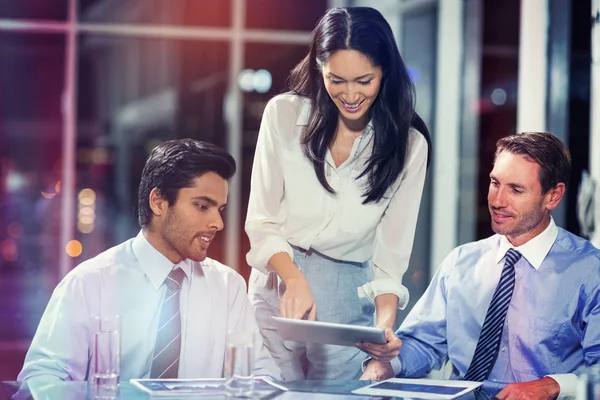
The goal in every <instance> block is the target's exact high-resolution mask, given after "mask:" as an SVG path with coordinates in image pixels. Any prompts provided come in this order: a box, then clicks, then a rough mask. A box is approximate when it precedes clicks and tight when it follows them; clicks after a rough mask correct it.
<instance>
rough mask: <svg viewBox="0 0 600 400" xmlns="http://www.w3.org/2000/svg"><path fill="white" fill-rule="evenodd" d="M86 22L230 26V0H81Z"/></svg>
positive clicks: (83, 16)
mask: <svg viewBox="0 0 600 400" xmlns="http://www.w3.org/2000/svg"><path fill="white" fill-rule="evenodd" d="M79 4H80V6H79V18H80V20H81V21H85V22H100V23H103V22H118V23H124V24H158V25H180V26H208V27H227V26H229V25H231V0H168V1H165V0H129V1H111V2H108V1H106V0H79Z"/></svg>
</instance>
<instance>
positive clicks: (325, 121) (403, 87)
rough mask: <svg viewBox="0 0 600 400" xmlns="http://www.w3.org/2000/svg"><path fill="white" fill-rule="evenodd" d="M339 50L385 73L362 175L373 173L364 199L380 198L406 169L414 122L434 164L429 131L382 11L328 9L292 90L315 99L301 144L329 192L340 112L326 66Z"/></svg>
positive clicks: (373, 109)
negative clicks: (329, 162) (328, 162)
mask: <svg viewBox="0 0 600 400" xmlns="http://www.w3.org/2000/svg"><path fill="white" fill-rule="evenodd" d="M339 50H356V51H358V52H360V53H362V54H364V55H365V56H367V57H368V58H369V60H370V61H371V62H372V63H373V64H374V65H375V66H378V67H381V70H382V72H383V74H382V79H381V87H380V89H379V94H378V95H377V98H376V99H375V102H374V103H373V105H372V106H371V108H370V109H369V118H370V119H371V121H372V123H373V129H374V135H373V136H374V143H373V154H372V155H371V157H370V159H369V161H368V162H367V163H366V166H365V169H364V170H363V171H362V172H361V174H360V176H361V177H362V176H365V175H366V176H368V185H367V188H366V190H365V193H364V197H365V199H364V201H363V203H364V204H366V203H369V202H378V201H379V200H381V199H382V198H383V197H384V195H385V193H386V191H387V189H388V188H389V187H390V186H391V185H392V184H393V183H394V182H395V181H396V179H398V176H399V175H400V173H401V172H402V169H403V168H404V164H405V160H406V153H407V148H408V132H409V129H410V127H411V126H413V127H414V128H415V129H417V130H418V131H419V132H421V134H422V135H423V136H424V137H425V139H426V140H427V146H428V156H427V163H428V165H429V160H430V159H431V138H430V134H429V130H428V129H427V126H426V125H425V123H424V122H423V120H422V119H421V118H420V117H419V116H418V115H417V113H416V112H415V104H414V103H415V93H414V92H415V89H414V86H413V83H412V81H411V79H410V76H409V74H408V70H407V69H406V66H405V65H404V62H403V61H402V57H400V52H399V51H398V48H397V45H396V42H395V40H394V34H393V33H392V29H391V28H390V26H389V24H388V23H387V21H386V20H385V18H383V16H382V15H381V13H379V11H377V10H375V9H373V8H370V7H348V8H333V9H330V10H328V11H327V13H326V14H325V15H324V16H323V17H322V18H321V19H320V20H319V22H318V23H317V26H316V28H315V29H314V30H313V33H312V42H311V45H310V48H309V52H308V54H307V55H306V57H304V59H303V60H302V61H301V62H300V63H299V64H298V65H297V66H296V67H295V68H294V69H293V70H292V71H291V73H290V77H289V82H290V89H291V91H292V93H294V94H297V95H300V96H304V97H308V98H309V99H310V102H311V113H310V118H309V122H308V126H307V127H306V128H305V130H304V132H303V134H302V145H303V148H304V153H305V154H306V156H307V157H308V158H309V159H310V160H311V162H312V163H313V165H314V169H315V173H316V174H317V178H318V179H319V182H320V183H321V185H322V186H323V187H324V188H325V189H326V190H327V191H328V192H330V193H335V191H334V190H333V188H332V187H331V186H330V185H329V183H327V179H326V177H325V155H326V154H327V149H328V148H329V146H330V144H331V142H332V141H333V138H334V136H335V130H336V126H337V122H338V110H337V108H336V106H335V104H334V103H333V102H332V101H331V99H330V98H329V95H328V94H327V91H326V89H325V84H324V82H323V77H322V75H321V68H322V66H323V65H324V64H325V63H326V62H327V59H328V58H329V57H330V56H331V55H333V54H334V53H335V52H336V51H339Z"/></svg>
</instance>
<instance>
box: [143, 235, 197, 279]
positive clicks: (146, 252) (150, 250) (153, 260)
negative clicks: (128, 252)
mask: <svg viewBox="0 0 600 400" xmlns="http://www.w3.org/2000/svg"><path fill="white" fill-rule="evenodd" d="M132 247H133V254H135V257H136V258H137V260H138V262H139V263H140V265H141V267H142V271H144V273H145V274H146V276H147V277H148V280H150V284H151V285H152V287H154V289H155V290H158V289H159V288H160V286H161V285H162V284H163V282H164V281H165V279H167V276H168V275H169V273H170V272H171V270H172V269H173V268H175V267H180V268H181V269H182V270H183V272H185V274H186V276H187V277H188V279H189V277H190V276H191V271H192V266H191V263H190V261H189V260H183V261H182V262H180V263H179V264H177V265H174V264H173V263H172V262H171V261H169V259H168V258H167V257H165V256H164V255H163V254H162V253H161V252H160V251H158V250H156V249H155V248H154V247H153V246H152V245H151V244H150V242H148V239H146V237H145V236H144V233H143V231H140V232H139V233H138V235H137V236H136V237H135V239H133V244H132Z"/></svg>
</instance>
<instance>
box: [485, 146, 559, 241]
mask: <svg viewBox="0 0 600 400" xmlns="http://www.w3.org/2000/svg"><path fill="white" fill-rule="evenodd" d="M539 172H540V166H539V165H538V164H537V163H535V162H533V161H529V160H527V159H526V158H525V157H523V156H521V155H518V154H512V153H510V152H509V151H503V152H501V153H500V154H498V157H497V158H496V161H495V163H494V169H493V170H492V172H491V173H490V187H489V191H488V207H489V210H490V215H491V217H492V230H493V231H494V232H496V233H498V234H500V235H504V236H506V237H507V239H508V240H509V241H510V242H511V243H512V244H513V245H514V246H521V245H522V244H524V243H526V242H528V241H529V240H531V239H533V238H534V237H536V236H537V235H539V234H540V233H542V232H543V231H544V229H546V227H547V226H548V223H549V222H550V210H552V209H554V208H555V207H556V205H557V204H558V201H560V196H559V198H558V200H557V199H556V198H555V191H554V190H553V189H551V190H550V191H548V192H547V193H542V185H541V183H540V180H539V176H540V175H539Z"/></svg>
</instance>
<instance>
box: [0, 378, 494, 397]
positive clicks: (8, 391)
mask: <svg viewBox="0 0 600 400" xmlns="http://www.w3.org/2000/svg"><path fill="white" fill-rule="evenodd" d="M371 383H374V382H373V381H359V380H329V381H292V382H285V383H282V385H285V387H287V388H288V389H289V391H288V392H281V391H275V392H273V393H272V394H269V395H262V396H261V397H255V398H256V399H263V400H300V399H302V400H343V399H349V400H363V399H373V400H375V399H391V398H390V397H380V396H373V397H369V396H361V395H354V394H351V391H352V390H355V389H358V388H360V387H363V386H366V385H369V384H371ZM0 386H1V387H0V400H3V399H6V400H29V399H35V400H40V399H43V400H54V399H56V400H58V399H60V400H75V399H77V400H80V399H82V400H85V399H90V400H93V399H94V397H93V396H90V393H91V391H90V387H89V385H88V383H87V382H57V381H54V382H51V383H47V384H38V383H36V384H35V385H31V387H29V386H28V385H27V384H20V383H19V382H12V381H11V382H1V384H0ZM151 398H153V399H156V398H158V399H161V398H165V399H173V398H177V397H165V396H154V397H151V396H150V395H148V394H147V393H145V392H143V391H141V390H139V389H138V388H136V387H135V386H133V385H132V384H131V383H129V382H122V383H120V384H119V389H118V393H117V397H116V399H134V400H136V399H140V400H141V399H151ZM179 398H184V399H189V400H192V399H202V400H208V399H227V397H226V396H224V395H222V396H215V395H210V396H206V395H204V396H193V395H184V396H179ZM457 399H458V400H493V399H494V397H493V396H489V395H487V394H485V393H483V392H478V395H477V396H476V395H474V393H473V392H471V393H468V394H466V395H463V396H461V397H459V398H457Z"/></svg>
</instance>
